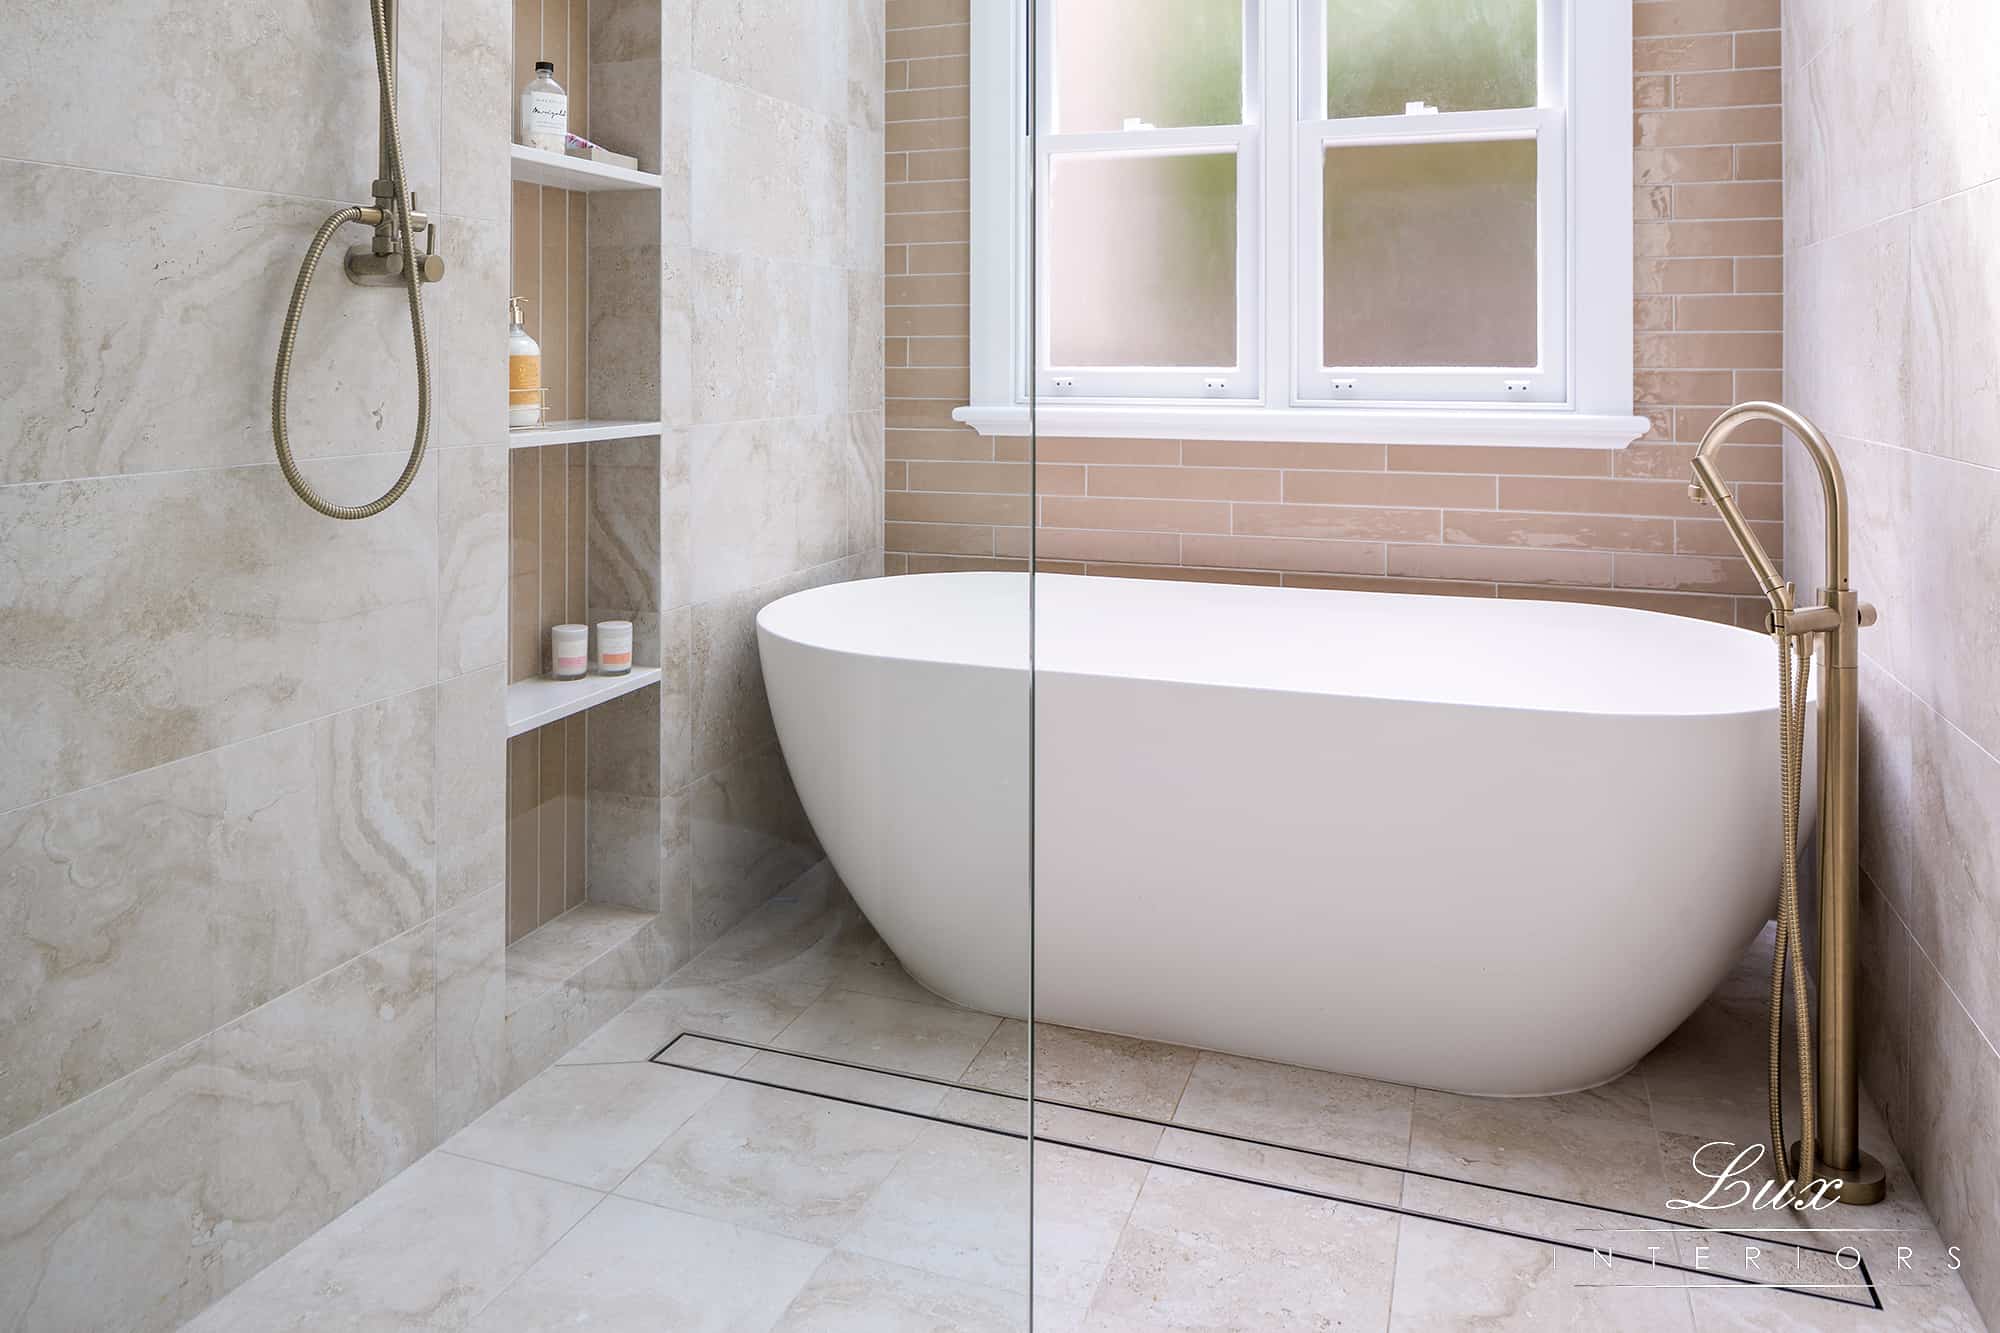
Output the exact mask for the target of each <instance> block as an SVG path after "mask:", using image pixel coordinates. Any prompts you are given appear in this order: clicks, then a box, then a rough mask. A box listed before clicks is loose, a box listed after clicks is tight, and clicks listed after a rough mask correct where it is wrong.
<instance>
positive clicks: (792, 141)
mask: <svg viewBox="0 0 2000 1333" xmlns="http://www.w3.org/2000/svg"><path fill="white" fill-rule="evenodd" d="M837 8H838V7H837V6H834V5H817V6H809V7H802V8H801V9H799V10H798V11H796V12H798V13H800V14H804V13H806V12H807V10H808V9H810V10H811V11H812V12H813V13H815V14H818V15H821V16H828V15H831V16H833V17H834V20H835V21H836V22H838V21H840V18H841V16H839V15H838V14H836V13H835V11H836V9H837ZM769 12H771V13H775V12H776V11H775V10H773V11H769ZM755 49H757V50H760V51H773V50H777V49H778V48H777V47H776V46H767V45H763V44H759V46H758V47H757V48H755ZM688 92H689V100H690V112H691V117H692V119H691V124H690V147H691V152H690V166H691V168H692V170H691V172H690V179H689V185H688V191H689V194H688V199H689V221H690V223H691V225H692V228H693V239H694V245H695V248H696V249H699V250H705V251H712V252H716V253H721V254H745V255H757V256H760V257H763V258H768V259H778V260H789V261H792V262H794V263H811V264H834V263H838V262H840V261H841V260H842V259H843V258H845V254H844V250H845V246H846V240H847V233H846V227H845V221H844V210H843V206H844V204H845V196H846V184H847V128H846V126H845V125H844V124H843V123H841V121H839V120H832V119H828V118H827V117H826V116H824V115H818V114H815V113H814V112H812V111H809V110H807V109H806V108H804V107H800V106H796V105H793V104H791V103H788V102H784V101H780V100H778V99H777V98H775V97H766V96H762V95H760V94H759V93H757V92H754V91H752V90H750V89H748V88H745V87H743V86H741V85H740V84H737V83H730V82H726V81H724V80H722V79H714V78H709V77H706V76H705V75H702V74H696V75H694V76H693V77H692V78H691V79H690V80H689V85H688ZM871 204H872V201H867V202H866V203H864V206H869V205H871Z"/></svg>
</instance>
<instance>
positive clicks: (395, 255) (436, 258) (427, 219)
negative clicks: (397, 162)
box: [346, 181, 444, 287]
mask: <svg viewBox="0 0 2000 1333" xmlns="http://www.w3.org/2000/svg"><path fill="white" fill-rule="evenodd" d="M375 183H376V185H378V186H379V185H381V184H382V183H383V182H381V181H377V182H375ZM395 198H396V196H395V194H394V192H393V191H392V192H391V193H390V194H388V195H387V196H386V197H384V196H378V197H377V199H376V202H375V203H373V204H358V205H356V206H355V207H356V211H357V212H358V213H359V216H358V217H357V218H356V219H355V221H357V222H359V223H361V224H362V225H363V226H368V227H373V228H375V239H374V240H373V241H371V242H370V243H369V244H367V245H355V246H350V247H348V251H347V265H346V268H347V277H348V280H349V281H350V282H354V283H356V284H358V285H360V286H363V287H400V286H402V285H403V262H404V256H405V254H406V253H408V254H413V255H414V254H416V247H415V246H414V245H413V244H403V243H401V242H399V240H398V238H397V236H396V210H395ZM409 217H410V232H411V234H412V235H413V236H414V235H415V234H416V233H418V232H422V233H423V236H424V252H423V253H422V254H421V255H417V256H416V265H417V276H418V277H419V278H421V279H422V280H423V281H425V282H442V281H443V280H444V256H443V255H441V254H439V253H438V252H437V223H436V222H435V221H434V220H433V219H432V218H431V216H430V215H429V214H427V213H423V212H420V211H418V209H417V196H416V195H415V194H414V193H413V194H411V195H410V214H409Z"/></svg>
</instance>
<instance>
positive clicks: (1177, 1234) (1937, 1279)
mask: <svg viewBox="0 0 2000 1333" xmlns="http://www.w3.org/2000/svg"><path fill="white" fill-rule="evenodd" d="M1767 950H1768V940H1766V941H1760V943H1759V945H1758V946H1757V947H1756V948H1753V949H1752V950H1750V951H1749V953H1747V954H1746V955H1745V959H1744V962H1743V964H1742V966H1741V967H1740V968H1739V969H1738V971H1737V973H1736V974H1735V975H1734V976H1733V977H1732V978H1731V979H1730V981H1729V982H1727V983H1726V984H1725V985H1724V986H1723V987H1722V988H1721V989H1720V990H1719V991H1718V992H1717V994H1716V995H1715V996H1714V997H1713V998H1712V999H1711V1000H1710V1001H1709V1003H1708V1004H1707V1005H1706V1006H1705V1007H1704V1008H1703V1009H1702V1010H1701V1011H1700V1012H1699V1013H1697V1014H1696V1015H1695V1016H1694V1017H1693V1018H1692V1019H1690V1020H1689V1022H1688V1023H1687V1024H1686V1025H1685V1026H1684V1027H1683V1028H1682V1029H1681V1030H1680V1031H1679V1032H1677V1033H1676V1034H1675V1035H1674V1036H1673V1037H1671V1038H1670V1039H1669V1040H1668V1041H1667V1042H1666V1043H1664V1044H1663V1045H1662V1046H1661V1047H1660V1048H1659V1049H1658V1050H1656V1051H1654V1052H1653V1053H1652V1054H1651V1055H1650V1056H1648V1057H1647V1059H1646V1060H1645V1061H1643V1062H1642V1063H1641V1064H1640V1066H1639V1067H1638V1068H1636V1069H1634V1070H1633V1071H1631V1072H1630V1073H1629V1074H1627V1075H1625V1076H1624V1077H1623V1078H1621V1079H1619V1080H1617V1081H1615V1082H1613V1083H1611V1084H1609V1085H1607V1086H1605V1087H1602V1088H1597V1089H1594V1090H1592V1091H1590V1092H1585V1093H1578V1094H1575V1095H1572V1096H1566V1097H1554V1098H1539V1099H1520V1100H1491V1099H1481V1098H1470V1097H1460V1096H1454V1095H1450V1094H1445V1093H1437V1092H1429V1091H1424V1090H1420V1089H1412V1088H1407V1087H1401V1086H1397V1085H1392V1084H1384V1083H1376V1082H1371V1081H1369V1080H1365V1079H1357V1078H1348V1077H1343V1076H1340V1075H1335V1074H1327V1073H1321V1072H1318V1071H1313V1070H1307V1069H1299V1068H1293V1067H1290V1066H1284V1065H1276V1064H1270V1063H1266V1062H1262V1061H1256V1060H1247V1059H1241V1058H1237V1057H1234V1056H1230V1055H1226V1054H1221V1053H1217V1052H1210V1051H1199V1050H1193V1049H1189V1048H1186V1047H1178V1046H1168V1045H1161V1044H1158V1043H1153V1042H1144V1041H1136V1040H1131V1039H1127V1038H1121V1037H1111V1036H1106V1035H1103V1034H1098V1033H1091V1032H1081V1031H1076V1030H1071V1029H1065V1028H1059V1027H1053V1026H1050V1025H1046V1024H1042V1025H1038V1027H1037V1030H1036V1034H1035V1051H1034V1062H1033V1068H1034V1075H1033V1076H1034V1079H1035V1089H1034V1091H1035V1093H1036V1094H1037V1099H1036V1101H1034V1102H1033V1103H1031V1102H1030V1101H1029V1099H1028V1096H1027V1094H1028V1092H1029V1083H1028V1080H1029V1050H1028V1031H1027V1027H1026V1025H1024V1024H1022V1023H1019V1022H1016V1021H1014V1020H1010V1019H1002V1018H998V1017H994V1016H992V1015H988V1014H983V1013H977V1012H974V1011H970V1010H966V1009H962V1008H957V1007H954V1006H951V1005H949V1004H947V1003H945V1002H943V1001H941V1000H939V999H938V998H937V997H935V996H933V995H931V994H930V993H929V992H927V991H925V990H924V989H923V988H922V987H920V986H918V985H917V984H916V983H915V982H914V981H912V980H911V979H910V978H909V977H908V976H907V975H906V974H905V973H904V972H903V970H902V968H901V967H900V966H899V965H898V964H897V962H896V960H895V958H894V956H893V955H892V954H891V953H890V951H889V950H888V949H887V948H886V947H885V946H884V945H883V943H882V942H881V940H880V939H879V938H878V937H877V936H876V935H875V933H874V932H873V931H872V930H871V929H870V928H869V926H868V924H867V922H866V921H865V920H864V919H863V918H862V917H861V915H860V913H859V912H858V911H857V910H856V909H855V908H854V906H853V904H852V902H851V900H849V899H848V898H847V897H846V895H845V893H844V892H843V891H842V890H841V888H840V887H839V885H838V884H837V883H836V882H834V881H833V880H832V879H831V877H830V876H828V875H825V874H821V875H817V876H813V877H808V879H807V880H806V881H802V882H801V884H800V885H799V886H796V887H795V889H794V890H793V891H792V892H789V893H787V894H785V895H781V896H780V897H779V898H777V899H775V900H773V901H772V902H771V903H769V904H767V905H766V906H765V907H764V908H762V909H761V910H760V911H758V912H757V913H755V914H754V915H753V916H752V917H751V918H749V919H748V920H747V921H745V922H744V923H743V924H742V925H741V926H739V927H738V928H737V929H736V930H735V931H734V932H732V933H731V934H730V935H729V936H727V937H726V938H724V939H723V940H721V941H719V942H718V943H717V944H715V945H714V946H713V947H711V948H710V949H709V950H708V951H706V952H705V953H704V954H702V955H701V956H700V957H698V958H696V959H695V960H694V961H693V962H691V963H690V964H688V965H687V966H686V967H684V968H682V969H681V970H680V971H679V972H678V973H676V974H675V976H674V977H672V978H670V979H669V981H668V982H667V983H666V984H664V985H662V986H661V987H659V988H658V989H656V990H654V991H652V992H650V993H649V994H647V995H646V996H644V997H643V998H642V999H640V1000H639V1001H638V1002H637V1003H636V1004H634V1005H633V1006H632V1007H631V1008H630V1009H628V1010H627V1011H626V1012H625V1013H624V1014H622V1015H621V1016H619V1017H618V1018H616V1019H614V1020H613V1021H612V1022H611V1023H609V1024H608V1025H606V1026H605V1027H604V1028H602V1029H601V1030H600V1031H599V1032H598V1033H596V1034H595V1035H594V1036H593V1037H591V1038H590V1039H589V1040H588V1041H586V1042H584V1043H583V1044H582V1045H580V1046H578V1047H577V1048H576V1049H575V1050H573V1051H571V1052H570V1053H569V1054H568V1055H566V1056H565V1057H564V1058H563V1059H562V1061H561V1062H560V1063H558V1064H557V1065H555V1066H553V1067H552V1068H550V1069H548V1070H547V1071H545V1072H544V1073H542V1074H540V1075H539V1076H537V1077H536V1078H534V1079H532V1080H530V1081H529V1082H528V1083H527V1084H525V1085H524V1086H522V1087H521V1088H520V1089H518V1090H517V1091H515V1092H514V1093H513V1094H512V1095H511V1096H509V1097H508V1098H507V1099H506V1100H505V1101H503V1102H501V1103H500V1104H499V1105H498V1106H496V1107H495V1108H494V1109H493V1110H492V1111H490V1112H489V1113H488V1114H487V1115H485V1116H484V1117H483V1118H482V1119H480V1120H478V1121H477V1122H475V1123H474V1124H472V1125H471V1126H469V1127H467V1128H466V1129H465V1130H463V1131H461V1132H460V1133H459V1134H458V1135H456V1136H455V1137H453V1138H452V1139H450V1140H448V1141H447V1142H446V1143H445V1144H444V1145H443V1146H442V1147H440V1148H439V1149H438V1150H437V1151H435V1152H433V1153H431V1154H430V1155H429V1156H428V1157H426V1158H424V1159H423V1160H422V1161H420V1162H419V1163H418V1164H417V1165H416V1166H414V1167H412V1168H411V1169H410V1170H409V1171H407V1172H405V1173H404V1174H403V1175H401V1176H399V1177H397V1178H396V1179H395V1180H394V1181H392V1182H390V1183H389V1184H388V1185H387V1186H385V1187H384V1188H383V1189H381V1190H380V1191H378V1192H377V1193H376V1194H374V1195H373V1196H371V1197H370V1198H368V1199H367V1200H365V1201H364V1202H362V1203H361V1204H360V1205H358V1206H357V1207H355V1208H354V1209H352V1210H351V1211H349V1212H348V1213H347V1214H345V1215H343V1216H342V1217H340V1218H339V1219H337V1220H335V1221H334V1222H333V1223H332V1224H331V1225H329V1226H328V1227H326V1228H325V1229H324V1230H323V1231H321V1232H320V1233H319V1234H318V1235H316V1236H314V1237H312V1238H311V1239H309V1240H308V1241H306V1242H305V1243H304V1244H302V1245H300V1246H299V1247H298V1248H297V1249H295V1250H293V1251H292V1252H291V1253H290V1254H289V1255H287V1256H286V1257H285V1258H283V1259H282V1260H280V1261H279V1262H278V1263H276V1264H274V1265H273V1266H272V1267H270V1268H268V1269H266V1270H265V1271H264V1272H262V1273H261V1274H259V1275H258V1276H257V1277H255V1278H253V1279H252V1280H251V1281H250V1282H248V1283H247V1284H245V1285H244V1286H243V1287H242V1288H240V1289H238V1290H237V1291H236V1292H234V1293H232V1294H231V1295H230V1296H228V1297H227V1298H225V1299H224V1300H223V1301H222V1302H221V1303H220V1304H219V1305H217V1306H215V1307H214V1308H213V1309H211V1310H210V1311H209V1312H208V1313H207V1314H205V1315H204V1316H203V1317H202V1318H201V1319H199V1320H197V1321H196V1322H195V1323H194V1324H192V1325H190V1327H191V1328H196V1329H201V1330H211V1331H212V1330H257V1333H268V1331H269V1330H275V1329H308V1328H310V1329H319V1328H328V1327H343V1328H346V1327H366V1328H370V1329H402V1328H410V1329H417V1328H423V1329H441V1328H442V1329H474V1330H481V1331H486V1330H544V1329H551V1328H562V1327H580V1328H591V1329H599V1330H627V1329H631V1330H640V1329H645V1330H655V1329H671V1330H677V1331H678V1330H732V1331H736V1330H742V1331H744V1333H750V1331H753V1330H857V1331H859V1330H869V1331H870V1333H878V1331H889V1333H895V1331H899V1330H926V1331H928V1330H953V1331H954V1333H955V1331H957V1330H968V1331H977V1330H989V1329H990V1330H1018V1329H1025V1328H1026V1327H1027V1324H1028V1315H1027V1312H1028V1302H1029V1299H1030V1295H1029V1293H1030V1291H1031V1290H1032V1300H1033V1310H1034V1327H1035V1328H1036V1329H1041V1330H1061V1331H1063V1333H1074V1331H1076V1330H1087V1331H1090V1333H1141V1331H1144V1330H1170V1329H1189V1330H1193V1329H1200V1330H1223V1329H1232V1330H1233V1329H1242V1330H1256V1331H1257V1333H1266V1331H1278V1330H1290V1329H1300V1330H1305V1329H1313V1330H1319V1329H1334V1328H1339V1329H1355V1330H1428V1329H1440V1330H1442V1329H1463V1328H1469V1327H1478V1328H1482V1329H1502V1330H1504V1329H1517V1328H1518V1329H1550V1328H1565V1329H1579V1330H1582V1329H1588V1330H1618V1329H1633V1330H1645V1331H1646V1333H1658V1331H1661V1330H1687V1331H1689V1333H1697V1331H1698V1333H1710V1331H1711V1330H1730V1329H1746V1330H1747V1329H1755V1330H1770V1329H1801V1330H1806V1329H1809V1330H1845V1329H1869V1330H1888V1329H1915V1328H1921V1329H1938V1330H1960V1329H1963V1330H1977V1329H1981V1328H1983V1327H1984V1325H1983V1324H1982V1323H1981V1322H1980V1319H1979V1316H1978V1314H1977V1313H1976V1312H1975V1311H1974V1309H1973V1306H1972V1304H1971V1302H1970V1300H1969V1299H1968V1297H1967V1295H1966V1292H1965V1290H1964V1287H1963V1285H1962V1283H1961V1282H1960V1280H1959V1278H1958V1277H1957V1276H1956V1274H1955V1272H1954V1271H1953V1268H1952V1263H1953V1261H1952V1258H1951V1252H1950V1251H1949V1250H1948V1249H1947V1247H1946V1246H1945V1245H1944V1244H1943V1242H1942V1241H1941V1240H1940V1238H1939V1237H1938V1235H1937V1233H1936V1231H1935V1230H1934V1229H1933V1228H1932V1226H1931V1223H1930V1220H1929V1218H1928V1217H1927V1215H1926V1214H1925V1211H1924V1209H1923V1206H1922V1204H1921V1202H1920V1201H1919V1200H1918V1198H1917V1194H1916V1190H1915V1187H1914V1186H1913V1185H1912V1184H1911V1182H1910V1179H1909V1176H1908V1174H1907V1173H1906V1172H1905V1170H1904V1169H1903V1166H1902V1163H1901V1162H1900V1161H1899V1160H1898V1159H1897V1158H1896V1157H1895V1155H1894V1150H1893V1148H1892V1147H1891V1146H1890V1145H1889V1142H1888V1138H1887V1135H1886V1134H1885V1133H1884V1132H1883V1130H1882V1128H1881V1124H1880V1121H1879V1118H1878V1117H1877V1116H1876V1113H1875V1111H1874V1108H1873V1107H1872V1106H1869V1107H1867V1108H1865V1118H1864V1121H1863V1130H1864V1141H1865V1142H1866V1143H1867V1144H1868V1145H1869V1147H1870V1149H1871V1150H1872V1151H1874V1152H1876V1153H1877V1154H1878V1155H1881V1156H1884V1157H1885V1159H1886V1160H1887V1163H1888V1166H1889V1173H1890V1174H1889V1179H1890V1197H1889V1199H1888V1201H1887V1202H1885V1203H1884V1204H1882V1205H1879V1206H1877V1207H1875V1208H1872V1209H1865V1210H1862V1209H1841V1208H1834V1209H1831V1210H1829V1211H1827V1212H1823V1213H1819V1214H1815V1215H1813V1225H1814V1226H1815V1227H1816V1228H1817V1229H1816V1230H1810V1231H1801V1230H1797V1229H1784V1228H1787V1227H1788V1226H1790V1227H1792V1228H1796V1226H1797V1224H1796V1222H1794V1221H1793V1220H1792V1219H1789V1218H1786V1217H1781V1216H1776V1215H1774V1214H1773V1213H1772V1212H1771V1211H1769V1210H1761V1211H1760V1210H1754V1209H1751V1208H1748V1207H1743V1206H1734V1207H1726V1208H1722V1209H1720V1210H1716V1211H1703V1212H1701V1213H1700V1215H1699V1217H1698V1218H1697V1217H1694V1216H1692V1215H1691V1213H1690V1211H1689V1210H1674V1209H1671V1208H1669V1207H1668V1203H1667V1201H1668V1200H1669V1199H1675V1198H1680V1199H1701V1198H1702V1197H1703V1196H1704V1194H1705V1193H1706V1192H1707V1191H1708V1188H1709V1186H1710V1185H1711V1184H1712V1183H1713V1182H1711V1181H1710V1180H1709V1179H1707V1178H1705V1177H1704V1176H1703V1175H1702V1174H1701V1173H1700V1172H1699V1171H1697V1169H1696V1167H1695V1165H1694V1161H1695V1158H1696V1154H1697V1153H1698V1152H1699V1151H1700V1150H1701V1149H1702V1146H1703V1145H1704V1144H1707V1143H1712V1142H1715V1141H1718V1140H1728V1141H1732V1142H1734V1143H1738V1144H1752V1143H1756V1142H1759V1141H1761V1137H1762V1134H1763V1124H1764V1110H1763V1087H1762V1077H1763V1074H1762V1070H1763V1047H1762V1040H1763V1039H1762V1035H1761V1034H1762V1031H1763V1018H1762V1005H1763V991H1764V974H1763V967H1764V959H1766V958H1767V957H1768V952H1767ZM1550 1039H1551V1040H1561V1034H1559V1033H1552V1034H1551V1035H1550ZM1031 1108H1032V1113H1033V1114H1034V1116H1035V1117H1036V1119H1035V1123H1034V1125H1033V1130H1034V1137H1033V1139H1032V1140H1031V1139H1030V1137H1029V1129H1030V1125H1029V1115H1030V1112H1031ZM1792 1123H1794V1124H1795V1123H1796V1119H1795V1118H1794V1120H1793V1122H1792ZM1031 1154H1032V1163H1033V1172H1032V1175H1033V1179H1032V1198H1031V1182H1030V1170H1029V1163H1030V1160H1031ZM1727 1155H1728V1154H1726V1153H1724V1152H1722V1151H1721V1150H1711V1151H1710V1152H1709V1154H1707V1155H1704V1156H1702V1157H1701V1162H1702V1165H1703V1166H1704V1167H1707V1168H1711V1169H1720V1167H1721V1166H1722V1164H1723V1163H1724V1162H1725V1161H1726V1160H1727ZM1751 1178H1752V1179H1753V1180H1754V1181H1757V1182H1761V1180H1762V1179H1763V1177H1762V1174H1761V1173H1757V1174H1754V1175H1753V1176H1752V1177H1751ZM1031 1207H1032V1210H1033V1217H1034V1230H1033V1236H1032V1241H1031V1238H1030V1231H1029V1227H1028V1217H1029V1212H1030V1208H1031ZM1773 1228H1778V1229H1773Z"/></svg>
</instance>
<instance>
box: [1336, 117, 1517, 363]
mask: <svg viewBox="0 0 2000 1333" xmlns="http://www.w3.org/2000/svg"><path fill="white" fill-rule="evenodd" d="M1536 175H1537V171H1536V148H1535V143H1534V141H1533V140H1507V141H1502V142H1493V143H1435V144H1395V145H1374V146H1361V147H1337V148H1329V149H1327V150H1326V181H1325V196H1324V203H1323V208H1324V211H1323V213H1322V215H1321V230H1322V244H1323V246H1324V256H1325V269H1324V273H1325V283H1326V287H1325V302H1324V307H1323V315H1322V328H1323V337H1324V342H1323V344H1322V358H1323V364H1325V365H1327V366H1340V367H1348V366H1352V367H1366V366H1495V367H1510V368H1511V367H1527V366H1533V365H1535V364H1536V362H1537V360H1538V357H1537V355H1536V343H1537V336H1538V335H1537V327H1538V321H1537V299H1538V289H1539V283H1540V277H1539V271H1538V267H1537V261H1536V249H1537V244H1538V240H1537V226H1536V213H1535V188H1536Z"/></svg>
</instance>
